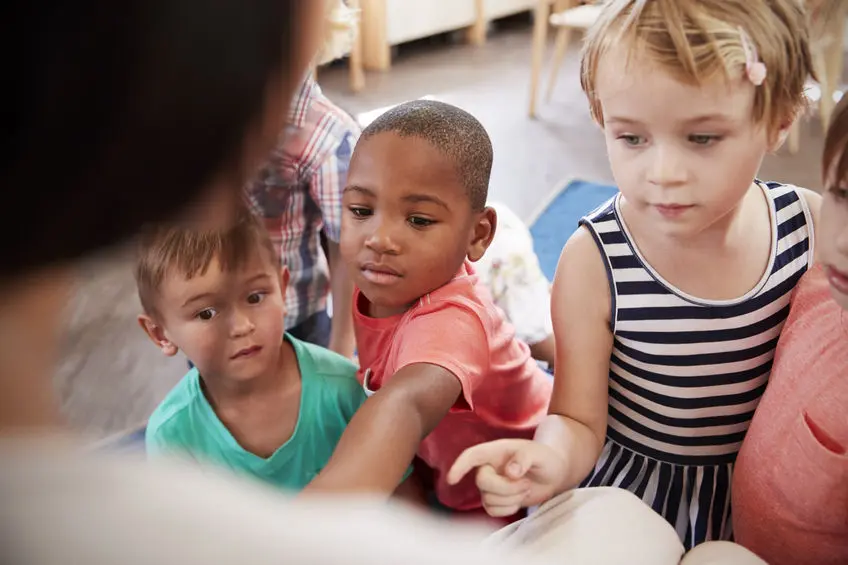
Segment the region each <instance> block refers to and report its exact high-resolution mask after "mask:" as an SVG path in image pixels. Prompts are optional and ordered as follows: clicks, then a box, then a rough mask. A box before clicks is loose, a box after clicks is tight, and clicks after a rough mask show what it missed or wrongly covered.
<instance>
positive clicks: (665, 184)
mask: <svg viewBox="0 0 848 565" xmlns="http://www.w3.org/2000/svg"><path fill="white" fill-rule="evenodd" d="M754 93H755V87H754V85H753V84H751V82H750V81H747V80H743V79H742V78H739V79H738V80H734V81H731V82H729V83H728V82H724V81H722V80H719V79H716V80H714V81H710V82H705V83H704V84H701V85H695V84H687V83H683V82H680V81H679V80H677V79H676V78H675V77H673V76H671V75H670V74H669V73H668V72H667V71H666V70H664V69H662V68H660V67H659V66H657V64H655V63H654V62H653V61H651V60H649V59H648V58H646V57H644V56H636V57H633V58H631V59H630V60H629V61H628V56H627V53H626V52H625V51H624V50H623V48H621V47H614V48H612V49H611V50H610V51H609V52H608V53H606V54H605V55H604V56H603V58H602V59H601V61H600V64H599V67H598V80H597V95H598V98H599V100H600V102H601V108H602V111H603V119H604V134H605V137H606V143H607V151H608V153H609V159H610V164H611V166H612V173H613V176H614V177H615V180H616V183H617V185H618V187H619V189H620V190H621V192H622V194H623V195H624V197H625V199H626V201H627V205H628V210H629V211H631V213H632V214H638V215H640V216H644V218H645V220H646V223H647V224H648V225H653V226H654V227H655V229H656V230H659V231H660V232H662V233H663V234H665V235H666V236H669V237H674V238H681V239H686V238H691V237H693V236H697V235H698V234H700V233H702V232H704V231H706V230H709V229H710V228H711V227H713V226H714V225H716V224H717V223H718V222H720V221H721V220H722V218H725V217H727V216H728V214H729V213H730V212H732V211H733V210H734V209H735V208H736V207H737V206H738V204H739V203H740V201H741V200H742V198H743V197H744V196H745V194H746V193H747V192H748V190H749V188H750V187H751V183H752V182H753V180H754V177H755V176H756V174H757V171H758V169H759V168H760V164H761V163H762V160H763V157H764V156H765V154H766V153H767V152H768V151H769V149H770V148H771V147H770V142H769V136H768V135H767V131H766V128H765V126H764V125H763V124H759V123H755V122H754V121H753V120H752V118H751V116H752V113H753V105H754Z"/></svg>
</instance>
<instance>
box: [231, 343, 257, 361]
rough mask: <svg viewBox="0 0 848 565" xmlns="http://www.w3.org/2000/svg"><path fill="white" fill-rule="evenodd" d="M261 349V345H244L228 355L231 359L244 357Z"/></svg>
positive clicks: (251, 355)
mask: <svg viewBox="0 0 848 565" xmlns="http://www.w3.org/2000/svg"><path fill="white" fill-rule="evenodd" d="M260 351H262V346H261V345H251V346H250V347H245V348H244V349H241V350H239V352H238V353H236V354H235V355H233V356H232V357H230V359H231V360H235V359H244V358H247V357H253V356H254V355H256V354H257V353H259V352H260Z"/></svg>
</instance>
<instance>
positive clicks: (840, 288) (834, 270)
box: [816, 147, 848, 310]
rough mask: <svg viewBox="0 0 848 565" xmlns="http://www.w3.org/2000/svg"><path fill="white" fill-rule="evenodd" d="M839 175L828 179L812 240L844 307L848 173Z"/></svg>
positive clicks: (847, 270) (847, 284) (847, 279)
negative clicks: (815, 241) (814, 237)
mask: <svg viewBox="0 0 848 565" xmlns="http://www.w3.org/2000/svg"><path fill="white" fill-rule="evenodd" d="M846 150H848V147H846V148H844V149H843V151H846ZM835 161H836V162H838V161H839V157H838V156H837V158H836V159H835ZM842 176H843V178H841V179H839V178H833V177H836V175H831V177H832V178H830V179H828V182H827V186H826V190H825V194H824V201H823V202H822V209H821V219H820V221H819V225H818V228H817V230H816V231H817V235H818V237H817V238H816V239H817V244H818V247H819V253H820V255H821V262H822V265H824V269H825V272H826V273H827V279H828V282H829V283H830V291H831V293H832V294H833V298H834V299H835V300H836V302H838V303H839V305H840V306H842V308H845V309H846V310H848V176H846V175H842Z"/></svg>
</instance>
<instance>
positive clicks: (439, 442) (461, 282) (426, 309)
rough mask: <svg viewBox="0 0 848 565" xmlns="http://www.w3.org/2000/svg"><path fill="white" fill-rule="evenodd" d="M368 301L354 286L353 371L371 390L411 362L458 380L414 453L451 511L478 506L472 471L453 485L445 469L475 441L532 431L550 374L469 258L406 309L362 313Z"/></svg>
mask: <svg viewBox="0 0 848 565" xmlns="http://www.w3.org/2000/svg"><path fill="white" fill-rule="evenodd" d="M366 303H367V299H366V298H365V296H364V295H362V294H361V293H360V292H359V290H357V291H356V294H355V296H354V304H356V308H355V309H354V326H355V329H356V343H357V347H358V350H359V364H360V370H359V373H358V378H359V380H360V382H361V383H363V386H364V387H365V391H366V393H368V394H373V392H374V391H377V390H379V388H380V387H381V386H382V385H383V383H385V382H386V381H387V379H390V378H391V377H392V375H394V374H395V373H396V372H397V371H398V370H400V369H402V368H403V367H406V366H407V365H411V364H413V363H429V364H432V365H438V366H440V367H443V368H445V369H447V370H448V371H450V372H451V373H453V374H454V376H456V378H457V379H459V382H460V384H461V385H462V396H461V397H460V399H459V400H458V401H457V403H456V405H455V406H454V407H453V408H452V409H451V411H450V413H448V415H447V416H445V418H444V419H443V420H442V421H441V423H439V425H438V426H437V427H436V429H434V430H433V431H432V432H431V433H430V435H428V436H427V437H426V438H424V440H423V441H422V442H421V445H420V447H419V449H418V456H419V457H420V458H421V459H422V460H423V461H424V462H425V463H427V465H429V466H430V467H431V468H432V469H433V471H434V479H435V487H436V494H437V496H438V498H439V501H440V502H441V503H442V504H444V505H445V506H447V507H449V508H453V509H455V510H472V509H476V508H480V507H481V502H480V493H479V491H478V490H477V488H476V487H475V485H474V477H473V473H472V474H470V475H469V476H468V477H466V479H465V480H463V481H462V482H461V483H459V484H458V485H455V486H450V485H448V484H447V482H445V476H446V475H447V472H448V470H449V469H450V467H451V465H452V464H453V462H454V461H455V460H456V458H457V456H459V454H460V453H462V451H463V450H465V449H466V448H468V447H471V446H472V445H476V444H478V443H482V442H486V441H490V440H494V439H500V438H505V437H522V438H530V437H532V435H533V432H534V431H535V429H536V426H537V425H538V423H539V421H540V420H541V419H542V417H543V416H544V415H545V414H546V413H547V409H548V403H549V402H550V399H551V392H552V389H553V380H552V379H551V377H550V376H549V375H548V374H547V373H545V372H544V371H543V370H542V369H541V368H539V366H538V365H537V364H536V362H535V361H534V360H533V359H532V358H531V357H530V350H529V348H528V347H527V345H525V344H524V343H522V342H520V341H518V340H516V339H515V330H513V328H512V326H511V325H510V324H509V323H508V322H507V321H506V320H504V315H503V312H502V311H501V310H499V309H498V308H496V307H495V306H494V304H493V303H492V299H491V296H490V295H489V292H488V291H487V290H486V289H485V288H484V287H483V286H482V285H480V284H479V283H478V281H477V275H475V274H474V270H473V268H472V267H471V264H470V263H468V262H466V264H465V265H463V267H462V268H461V269H460V271H459V273H457V275H456V277H454V278H453V280H451V281H450V282H449V283H447V284H446V285H444V286H443V287H441V288H439V289H437V290H435V291H433V292H431V293H429V294H427V295H426V296H423V297H422V298H420V299H419V300H418V302H417V303H416V304H415V305H414V306H413V307H412V308H410V309H409V310H407V311H406V312H404V313H403V314H399V315H396V316H392V317H389V318H370V317H368V316H366V315H364V314H363V313H362V310H363V305H364V304H366ZM366 374H367V382H366Z"/></svg>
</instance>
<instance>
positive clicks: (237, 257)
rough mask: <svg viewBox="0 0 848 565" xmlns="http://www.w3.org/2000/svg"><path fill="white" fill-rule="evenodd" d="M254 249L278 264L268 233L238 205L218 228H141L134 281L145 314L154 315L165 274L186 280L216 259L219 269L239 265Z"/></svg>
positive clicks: (246, 259)
mask: <svg viewBox="0 0 848 565" xmlns="http://www.w3.org/2000/svg"><path fill="white" fill-rule="evenodd" d="M256 250H262V251H264V252H266V253H268V258H269V259H270V260H271V262H272V264H274V265H280V259H279V255H278V253H277V252H276V251H275V250H274V246H273V244H272V243H271V239H270V238H269V237H268V232H267V231H266V230H265V227H264V226H263V225H262V222H261V220H260V219H259V218H257V217H256V216H254V215H253V213H251V211H250V210H249V209H248V208H247V206H246V205H244V206H239V208H238V210H237V211H236V216H235V221H234V223H233V224H232V226H230V227H229V228H227V229H225V230H220V231H200V230H193V229H191V227H190V226H185V225H176V224H175V225H158V226H153V227H149V228H148V229H146V230H144V231H143V233H142V235H141V237H140V239H139V243H138V250H137V261H136V269H135V280H136V284H137V285H138V297H139V300H140V301H141V306H142V308H143V309H144V311H145V313H147V314H148V315H150V316H155V315H158V314H159V313H158V312H157V311H156V304H155V303H156V298H157V295H158V292H159V289H160V287H161V285H162V282H163V281H164V280H165V277H166V276H168V275H169V274H172V273H177V274H179V275H181V276H184V277H186V278H188V279H190V278H192V277H194V276H195V275H197V274H201V275H202V274H204V273H206V270H207V269H208V268H209V265H210V264H211V263H212V261H213V259H217V260H218V262H219V263H220V265H221V269H222V270H224V271H227V272H232V271H234V270H237V269H239V268H241V267H242V266H243V265H244V264H245V262H246V261H248V260H249V259H250V258H251V257H252V254H253V253H254V252H255V251H256Z"/></svg>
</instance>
